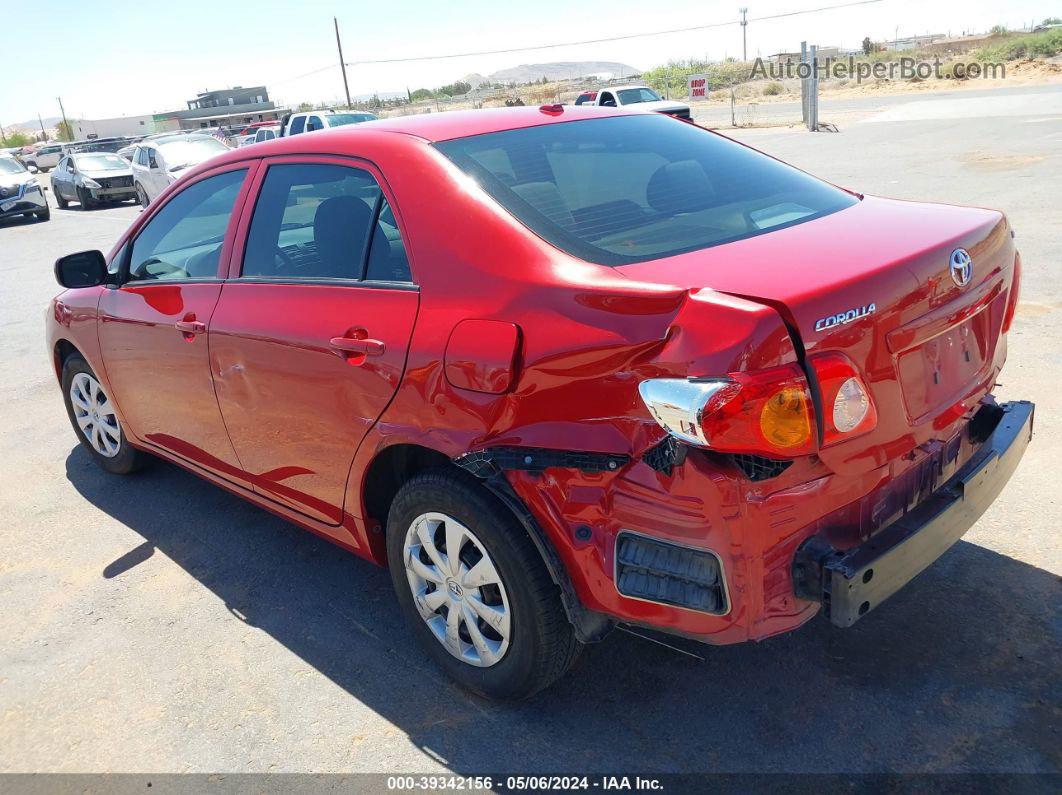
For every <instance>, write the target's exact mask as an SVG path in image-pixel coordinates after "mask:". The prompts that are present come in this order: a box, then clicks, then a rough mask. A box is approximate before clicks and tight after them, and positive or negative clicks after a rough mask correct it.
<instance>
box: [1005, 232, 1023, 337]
mask: <svg viewBox="0 0 1062 795" xmlns="http://www.w3.org/2000/svg"><path fill="white" fill-rule="evenodd" d="M1020 289H1021V254H1018V253H1017V252H1015V253H1014V277H1013V278H1012V279H1011V281H1010V295H1009V296H1008V297H1007V311H1006V313H1005V314H1004V315H1003V333H1004V334H1006V333H1007V332H1008V331H1010V324H1011V321H1013V320H1014V312H1015V310H1016V309H1017V308H1018V291H1019V290H1020Z"/></svg>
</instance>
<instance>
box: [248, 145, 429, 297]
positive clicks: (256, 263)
mask: <svg viewBox="0 0 1062 795" xmlns="http://www.w3.org/2000/svg"><path fill="white" fill-rule="evenodd" d="M242 275H243V276H244V277H252V278H264V279H281V280H285V281H287V280H289V279H296V280H301V279H375V280H383V281H396V282H408V281H410V273H409V263H408V261H407V259H406V253H405V247H404V245H403V243H402V238H401V235H400V234H399V231H398V225H397V223H395V219H394V215H393V213H392V212H391V209H390V207H389V206H388V204H387V201H386V200H385V199H384V197H383V193H382V192H381V191H380V186H379V184H378V183H377V182H376V179H375V178H374V177H373V175H372V174H370V173H369V172H368V171H365V170H364V169H360V168H353V167H350V166H339V165H331V164H324V163H299V164H295V163H293V164H283V165H275V166H270V167H269V171H268V172H266V177H265V180H264V181H263V182H262V188H261V191H260V192H259V195H258V201H257V203H256V204H255V208H254V215H253V217H252V218H251V227H250V231H249V232H248V235H247V245H246V247H245V250H244V258H243V270H242Z"/></svg>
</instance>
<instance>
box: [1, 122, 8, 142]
mask: <svg viewBox="0 0 1062 795" xmlns="http://www.w3.org/2000/svg"><path fill="white" fill-rule="evenodd" d="M6 140H7V135H6V134H5V133H4V125H2V124H0V141H6Z"/></svg>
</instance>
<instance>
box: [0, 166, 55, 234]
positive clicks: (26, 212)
mask: <svg viewBox="0 0 1062 795" xmlns="http://www.w3.org/2000/svg"><path fill="white" fill-rule="evenodd" d="M36 173H37V168H36V166H29V167H27V166H26V165H24V164H23V163H22V162H21V161H20V160H18V158H15V157H12V156H11V155H0V218H12V217H14V216H16V215H21V216H23V217H25V218H31V217H36V218H38V219H40V220H41V221H47V220H48V219H49V218H50V217H51V210H50V209H49V208H48V199H47V198H45V196H44V191H43V189H42V188H41V183H40V180H38V179H37V177H36Z"/></svg>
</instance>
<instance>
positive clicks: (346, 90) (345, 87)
mask: <svg viewBox="0 0 1062 795" xmlns="http://www.w3.org/2000/svg"><path fill="white" fill-rule="evenodd" d="M332 21H333V22H334V23H335V26H336V47H337V48H338V49H339V68H340V69H341V70H343V93H344V94H346V95H347V109H348V110H349V109H350V86H348V85H347V65H346V63H345V62H344V61H343V42H341V41H340V40H339V20H338V19H336V18H335V17H332Z"/></svg>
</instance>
